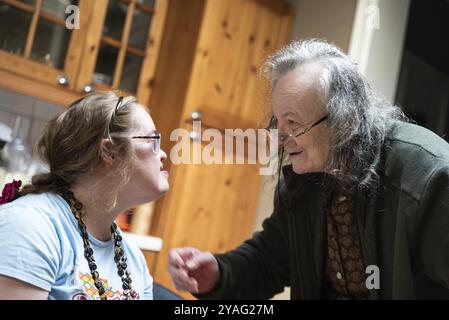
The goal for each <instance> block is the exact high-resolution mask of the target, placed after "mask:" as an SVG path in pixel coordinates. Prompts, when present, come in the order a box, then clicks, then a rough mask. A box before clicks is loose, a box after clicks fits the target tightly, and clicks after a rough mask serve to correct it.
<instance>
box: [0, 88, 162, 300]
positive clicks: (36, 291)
mask: <svg viewBox="0 0 449 320" xmlns="http://www.w3.org/2000/svg"><path fill="white" fill-rule="evenodd" d="M39 153H40V155H41V157H42V158H43V160H45V161H46V162H47V163H48V165H49V168H50V171H49V172H48V173H44V174H40V175H37V176H34V177H33V179H32V184H31V185H27V186H25V187H24V188H23V189H22V190H20V191H18V190H17V191H18V198H17V199H14V198H16V197H12V199H11V193H8V192H5V193H4V197H3V198H2V203H4V202H9V203H6V204H3V205H2V206H0V299H10V298H11V299H47V298H48V299H151V298H152V294H153V293H152V278H151V276H150V275H149V272H148V268H147V266H146V262H145V259H144V257H143V255H142V253H141V252H140V250H139V248H137V247H135V246H133V245H132V244H131V243H128V241H126V238H125V237H122V235H121V234H120V230H119V229H118V228H117V225H116V224H115V222H114V220H115V218H116V217H117V216H118V214H119V213H120V212H123V211H125V210H127V209H129V208H132V207H134V206H137V205H139V204H143V203H146V202H150V201H153V200H155V199H157V198H159V197H160V196H162V195H163V194H164V193H165V192H166V191H167V190H168V181H167V178H168V175H167V172H166V171H163V170H162V161H163V160H164V159H166V155H165V153H164V152H163V151H162V150H160V135H159V134H158V133H157V132H156V128H155V126H154V123H153V121H152V119H151V117H150V115H149V113H148V112H147V110H146V109H145V107H143V106H142V105H140V104H138V103H137V102H136V100H135V99H134V98H133V97H126V98H123V97H118V96H117V95H116V94H114V93H111V92H109V93H93V94H90V95H88V96H86V97H84V98H82V99H80V100H78V101H76V102H74V103H73V104H72V105H71V106H70V107H69V108H68V109H67V110H66V111H65V112H63V113H62V114H61V115H59V116H58V117H56V118H55V119H53V120H52V121H50V122H49V123H48V125H47V127H46V129H45V131H44V133H43V136H42V138H41V140H40V142H39ZM11 187H12V190H10V191H12V192H14V191H15V190H14V189H18V187H19V186H18V185H17V184H16V185H11ZM5 197H6V198H7V199H5ZM11 200H12V201H11Z"/></svg>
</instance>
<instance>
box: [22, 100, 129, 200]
mask: <svg viewBox="0 0 449 320" xmlns="http://www.w3.org/2000/svg"><path fill="white" fill-rule="evenodd" d="M119 99H120V98H119V96H118V95H117V94H116V93H114V92H94V93H91V94H88V95H86V96H84V97H82V98H81V99H79V100H77V101H75V102H73V103H72V104H71V105H70V106H69V107H68V109H67V110H65V111H64V112H62V113H61V114H60V115H58V116H57V117H56V118H54V119H52V120H51V121H49V122H48V123H47V125H46V127H45V129H44V132H43V134H42V137H41V139H40V140H39V143H38V147H37V151H38V153H39V156H40V158H41V159H42V160H43V161H44V162H45V163H47V164H48V166H49V168H50V171H49V172H48V173H43V174H38V175H35V176H33V177H32V180H31V184H28V185H26V186H24V187H23V189H22V190H21V191H20V193H19V196H23V195H26V194H28V193H37V194H39V193H43V192H49V191H53V192H56V193H62V192H63V191H67V190H68V189H69V188H70V187H71V186H72V185H73V183H74V182H75V181H77V179H79V178H80V177H82V176H84V175H85V174H87V173H89V172H91V171H92V169H93V168H94V167H95V165H96V164H98V163H99V162H100V161H101V159H102V157H103V156H104V153H105V152H112V153H113V154H115V155H117V156H118V157H119V158H120V160H121V163H122V164H123V167H124V168H125V167H126V165H127V163H128V162H129V160H130V158H131V157H132V156H133V152H132V148H131V144H130V141H129V139H126V138H120V136H116V135H114V133H126V132H128V131H129V130H130V128H131V127H132V122H133V117H132V112H133V110H134V108H135V107H136V105H137V103H136V99H135V98H134V97H131V96H129V97H125V98H122V99H121V101H120V102H121V103H120V106H119V108H117V109H116V107H117V106H118V102H119ZM112 137H113V138H112ZM103 139H109V140H110V141H111V142H112V150H104V148H102V147H101V146H102V144H101V142H102V140H103ZM122 172H126V170H123V171H122ZM124 180H126V178H125V179H124Z"/></svg>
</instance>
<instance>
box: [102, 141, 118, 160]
mask: <svg viewBox="0 0 449 320" xmlns="http://www.w3.org/2000/svg"><path fill="white" fill-rule="evenodd" d="M116 158H117V154H116V152H115V150H114V145H113V144H112V142H111V140H109V139H103V140H101V145H100V156H99V159H98V162H99V163H101V162H103V163H105V164H106V165H108V166H112V165H113V164H114V162H115V159H116Z"/></svg>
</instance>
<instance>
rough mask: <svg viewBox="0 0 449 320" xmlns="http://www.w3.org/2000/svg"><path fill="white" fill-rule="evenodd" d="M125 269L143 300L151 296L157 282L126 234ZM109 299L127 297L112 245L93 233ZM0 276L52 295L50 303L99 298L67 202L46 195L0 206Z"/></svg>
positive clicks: (94, 246)
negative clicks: (123, 292) (13, 279)
mask: <svg viewBox="0 0 449 320" xmlns="http://www.w3.org/2000/svg"><path fill="white" fill-rule="evenodd" d="M122 237H123V241H122V247H123V250H124V251H125V256H126V257H127V262H126V263H127V270H128V271H129V272H130V274H131V279H132V284H131V285H132V287H133V289H134V290H136V292H137V293H138V298H139V299H152V298H153V279H152V278H151V276H150V274H149V271H148V268H147V265H146V262H145V258H144V256H143V254H142V252H141V251H140V249H139V248H138V247H136V246H135V245H133V244H131V243H130V242H128V241H127V240H126V236H125V235H123V234H122ZM89 241H90V245H91V247H92V249H93V251H94V259H95V263H96V264H97V271H98V273H99V275H100V280H101V281H102V282H103V285H104V287H105V289H106V295H107V296H108V299H123V298H124V297H123V295H122V291H123V289H122V281H121V279H120V277H119V276H118V274H117V265H116V264H115V261H114V244H113V241H112V240H109V241H107V242H103V241H100V240H98V239H95V238H94V237H93V236H91V235H89ZM0 274H1V275H4V276H8V277H11V278H15V279H18V280H21V281H24V282H27V283H29V284H32V285H34V286H36V287H39V288H42V289H43V290H46V291H48V292H49V296H48V299H58V300H72V299H74V300H77V299H99V298H100V297H99V295H98V290H97V288H96V287H95V285H94V283H93V280H92V276H91V274H90V270H89V266H88V264H87V260H86V258H85V257H84V247H83V240H82V238H81V235H80V232H79V228H78V223H77V221H76V219H75V217H74V216H73V213H72V211H71V210H70V207H69V206H68V204H67V202H66V201H65V200H64V199H63V198H62V197H60V196H59V195H57V194H55V193H52V192H48V193H43V194H40V195H37V194H28V195H26V196H23V197H21V198H19V199H17V200H14V201H13V202H10V203H7V204H4V205H1V206H0Z"/></svg>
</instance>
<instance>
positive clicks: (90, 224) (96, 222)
mask: <svg viewBox="0 0 449 320" xmlns="http://www.w3.org/2000/svg"><path fill="white" fill-rule="evenodd" d="M97 181H98V180H97ZM71 190H72V192H73V193H74V195H75V198H76V199H77V200H78V201H79V202H81V203H82V205H83V209H84V216H83V221H84V223H85V225H86V228H87V232H88V233H89V234H91V235H92V236H94V237H95V238H97V239H99V240H101V241H108V240H110V239H111V225H112V223H113V222H114V220H115V219H116V218H117V216H118V215H119V214H120V212H123V211H125V210H126V209H127V208H122V206H120V204H119V203H118V200H117V203H116V204H115V205H114V206H111V205H108V204H111V203H112V201H113V200H114V198H113V195H112V194H110V193H107V192H101V191H102V189H100V188H98V187H96V184H95V183H92V182H89V181H81V182H78V183H76V184H74V185H73V186H72V188H71ZM102 204H105V205H102Z"/></svg>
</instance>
